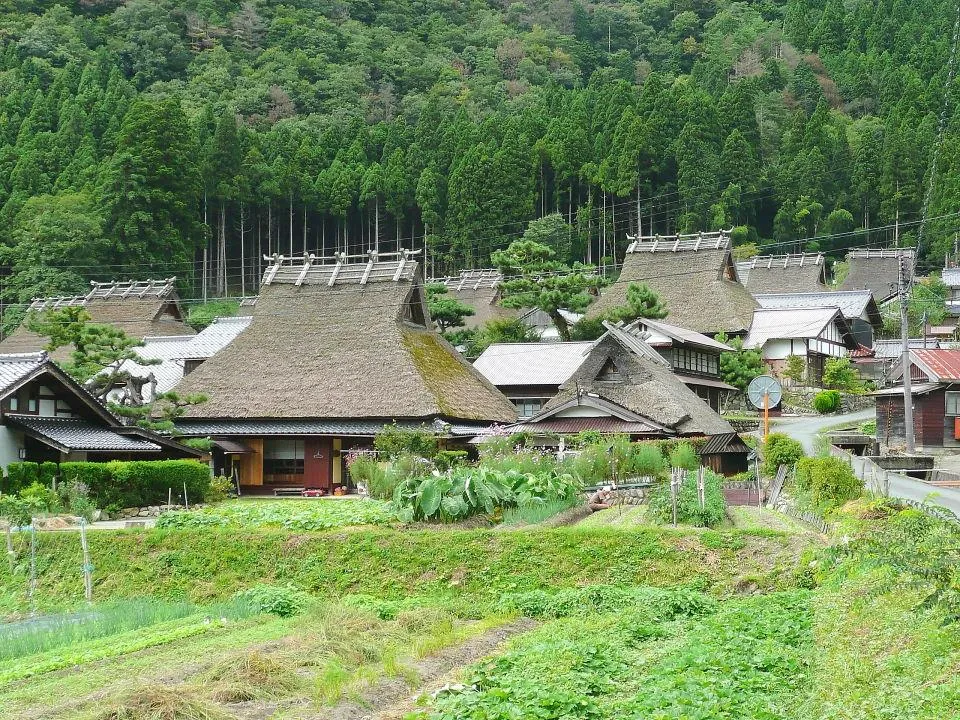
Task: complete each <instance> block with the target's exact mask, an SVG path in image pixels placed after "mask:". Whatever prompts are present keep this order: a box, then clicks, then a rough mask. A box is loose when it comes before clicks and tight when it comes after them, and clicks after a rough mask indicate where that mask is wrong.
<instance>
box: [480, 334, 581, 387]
mask: <svg viewBox="0 0 960 720" xmlns="http://www.w3.org/2000/svg"><path fill="white" fill-rule="evenodd" d="M592 347H593V343H592V342H557V343H497V344H494V345H491V346H490V347H488V348H487V349H486V350H484V351H483V354H482V355H480V357H478V358H477V361H476V362H475V363H474V364H473V366H474V367H475V368H476V369H477V370H478V371H479V372H480V374H481V375H483V376H484V377H485V378H486V379H487V380H489V381H490V382H491V383H493V384H494V385H496V386H498V387H502V386H506V385H562V384H563V383H565V382H566V381H567V380H569V379H570V377H571V376H572V375H573V373H575V372H576V371H577V368H579V367H580V366H581V365H582V364H583V362H584V360H586V359H587V353H588V352H589V351H590V349H591V348H592Z"/></svg>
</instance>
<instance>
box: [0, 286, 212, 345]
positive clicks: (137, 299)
mask: <svg viewBox="0 0 960 720" xmlns="http://www.w3.org/2000/svg"><path fill="white" fill-rule="evenodd" d="M175 283H176V278H167V279H165V280H144V281H136V280H130V281H126V282H106V283H101V282H92V283H90V285H91V289H90V292H88V293H87V294H86V295H75V296H72V297H50V298H38V299H36V300H34V301H33V302H32V303H30V307H29V309H28V311H27V312H28V314H30V313H33V314H36V313H44V312H46V311H50V310H59V309H62V308H66V307H82V308H84V310H86V311H87V313H88V314H89V315H90V321H91V322H93V323H97V324H101V325H113V326H114V327H116V328H117V329H118V330H122V331H123V332H125V333H126V334H127V335H128V336H130V337H133V338H141V339H142V338H144V337H147V336H169V335H193V334H195V333H194V330H193V328H191V327H190V326H189V325H187V324H186V323H184V322H183V311H182V309H181V307H180V298H179V296H178V295H177V289H176V285H175ZM47 342H48V340H47V338H44V337H41V336H40V335H37V334H36V333H34V332H31V331H29V330H27V328H26V327H25V325H24V324H21V325H20V327H18V328H17V329H16V330H15V331H14V332H12V333H11V334H10V335H9V337H6V338H4V339H3V340H2V341H0V353H25V352H38V351H40V350H42V349H43V348H44V347H45V346H46V345H47ZM69 355H70V349H69V348H66V347H64V348H59V349H58V350H57V351H56V352H55V353H53V358H54V359H55V360H57V359H64V358H67V357H69Z"/></svg>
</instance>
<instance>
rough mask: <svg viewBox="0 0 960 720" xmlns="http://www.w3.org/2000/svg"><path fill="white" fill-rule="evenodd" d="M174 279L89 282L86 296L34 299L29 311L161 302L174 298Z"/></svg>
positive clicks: (175, 279)
mask: <svg viewBox="0 0 960 720" xmlns="http://www.w3.org/2000/svg"><path fill="white" fill-rule="evenodd" d="M176 281H177V278H176V277H169V278H165V279H163V280H153V279H149V280H111V281H109V282H97V281H91V282H90V286H91V287H90V292H88V293H87V294H86V295H61V296H53V297H45V298H34V299H33V300H32V301H31V303H30V307H29V309H30V310H59V309H60V308H62V307H78V306H80V307H84V306H86V305H88V304H89V303H90V301H91V300H128V299H130V300H143V299H145V298H156V299H158V300H162V299H165V298H168V297H174V298H175V297H176Z"/></svg>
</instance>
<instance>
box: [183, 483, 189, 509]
mask: <svg viewBox="0 0 960 720" xmlns="http://www.w3.org/2000/svg"><path fill="white" fill-rule="evenodd" d="M183 506H184V507H185V508H186V509H187V510H189V509H190V502H189V501H188V500H187V483H186V481H184V483H183Z"/></svg>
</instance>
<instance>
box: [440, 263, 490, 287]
mask: <svg viewBox="0 0 960 720" xmlns="http://www.w3.org/2000/svg"><path fill="white" fill-rule="evenodd" d="M501 282H503V273H502V272H500V270H498V269H497V268H477V269H473V270H461V271H460V273H459V274H457V275H449V276H447V277H438V278H432V279H431V280H429V281H428V284H433V283H437V284H441V285H445V286H446V287H447V288H448V289H450V290H480V289H492V288H496V287H498V286H499V285H500V283H501Z"/></svg>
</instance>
